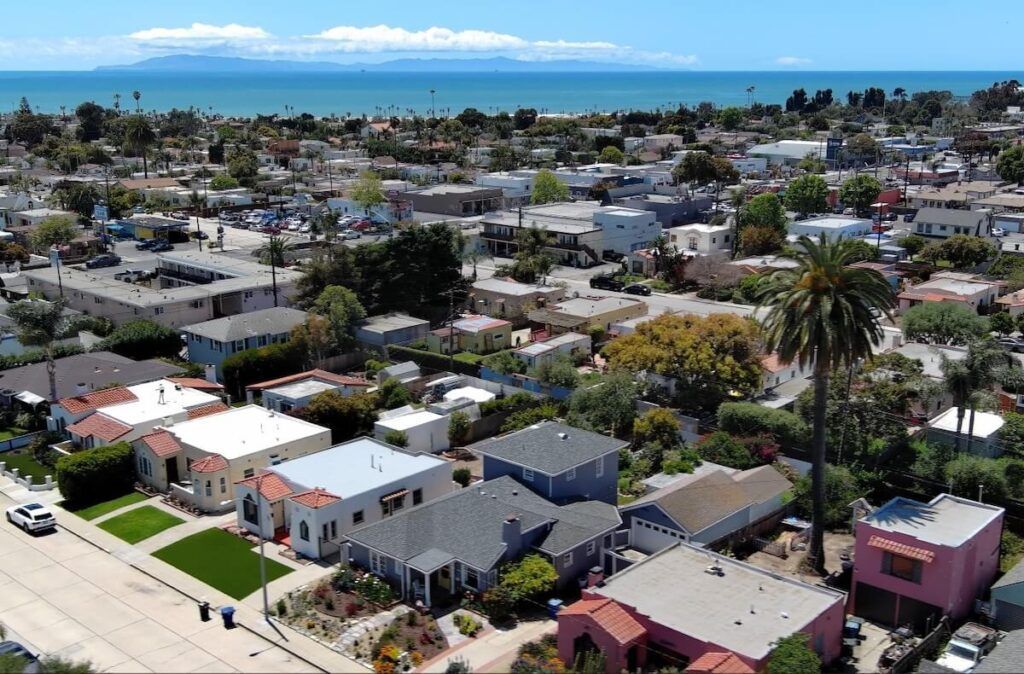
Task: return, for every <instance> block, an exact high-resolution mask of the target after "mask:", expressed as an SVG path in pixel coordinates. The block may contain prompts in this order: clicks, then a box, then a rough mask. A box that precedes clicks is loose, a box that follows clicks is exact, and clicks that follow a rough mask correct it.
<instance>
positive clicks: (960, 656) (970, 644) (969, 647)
mask: <svg viewBox="0 0 1024 674" xmlns="http://www.w3.org/2000/svg"><path fill="white" fill-rule="evenodd" d="M999 638H1000V634H999V632H998V631H996V630H994V629H992V628H991V627H985V626H984V625H979V624H978V623H966V624H964V625H963V627H961V628H960V629H958V630H957V631H956V632H954V633H953V637H952V638H951V639H950V640H949V643H947V644H946V648H945V650H944V651H942V655H940V656H939V659H938V660H936V661H935V662H936V663H937V664H939V665H942V666H943V667H946V668H948V669H950V670H952V671H954V672H973V671H974V668H975V667H977V666H978V663H979V662H981V661H982V660H983V659H984V658H985V656H986V655H988V654H989V653H990V652H992V649H993V648H995V647H996V644H997V643H999Z"/></svg>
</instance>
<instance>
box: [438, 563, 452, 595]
mask: <svg viewBox="0 0 1024 674" xmlns="http://www.w3.org/2000/svg"><path fill="white" fill-rule="evenodd" d="M437 584H438V585H439V586H440V587H442V588H444V589H445V590H448V591H449V592H451V591H452V567H450V566H442V567H441V568H440V569H439V570H438V572H437Z"/></svg>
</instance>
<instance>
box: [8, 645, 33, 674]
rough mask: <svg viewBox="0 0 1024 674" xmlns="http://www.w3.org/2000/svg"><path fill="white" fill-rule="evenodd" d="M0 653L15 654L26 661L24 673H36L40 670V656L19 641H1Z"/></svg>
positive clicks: (22, 671)
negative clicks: (33, 653)
mask: <svg viewBox="0 0 1024 674" xmlns="http://www.w3.org/2000/svg"><path fill="white" fill-rule="evenodd" d="M0 655H14V656H17V657H19V658H22V659H23V660H24V661H25V668H24V669H22V670H21V673H22V674H35V673H36V672H38V671H39V658H38V657H36V656H35V655H32V653H31V651H29V650H28V649H27V648H25V647H24V646H22V645H21V644H19V643H18V642H17V641H0Z"/></svg>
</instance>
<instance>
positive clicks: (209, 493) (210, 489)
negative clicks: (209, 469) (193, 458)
mask: <svg viewBox="0 0 1024 674" xmlns="http://www.w3.org/2000/svg"><path fill="white" fill-rule="evenodd" d="M206 495H207V496H213V485H212V484H210V481H209V480H207V481H206Z"/></svg>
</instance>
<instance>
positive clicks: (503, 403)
mask: <svg viewBox="0 0 1024 674" xmlns="http://www.w3.org/2000/svg"><path fill="white" fill-rule="evenodd" d="M536 404H537V398H536V397H535V396H532V395H530V394H529V393H526V392H521V393H513V394H512V395H510V396H508V397H506V398H495V399H494V400H486V401H484V402H482V403H480V414H481V415H482V416H485V417H486V416H488V415H491V414H499V413H502V412H505V413H509V414H511V413H512V412H518V411H519V410H525V409H527V408H530V407H533V406H534V405H536Z"/></svg>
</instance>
